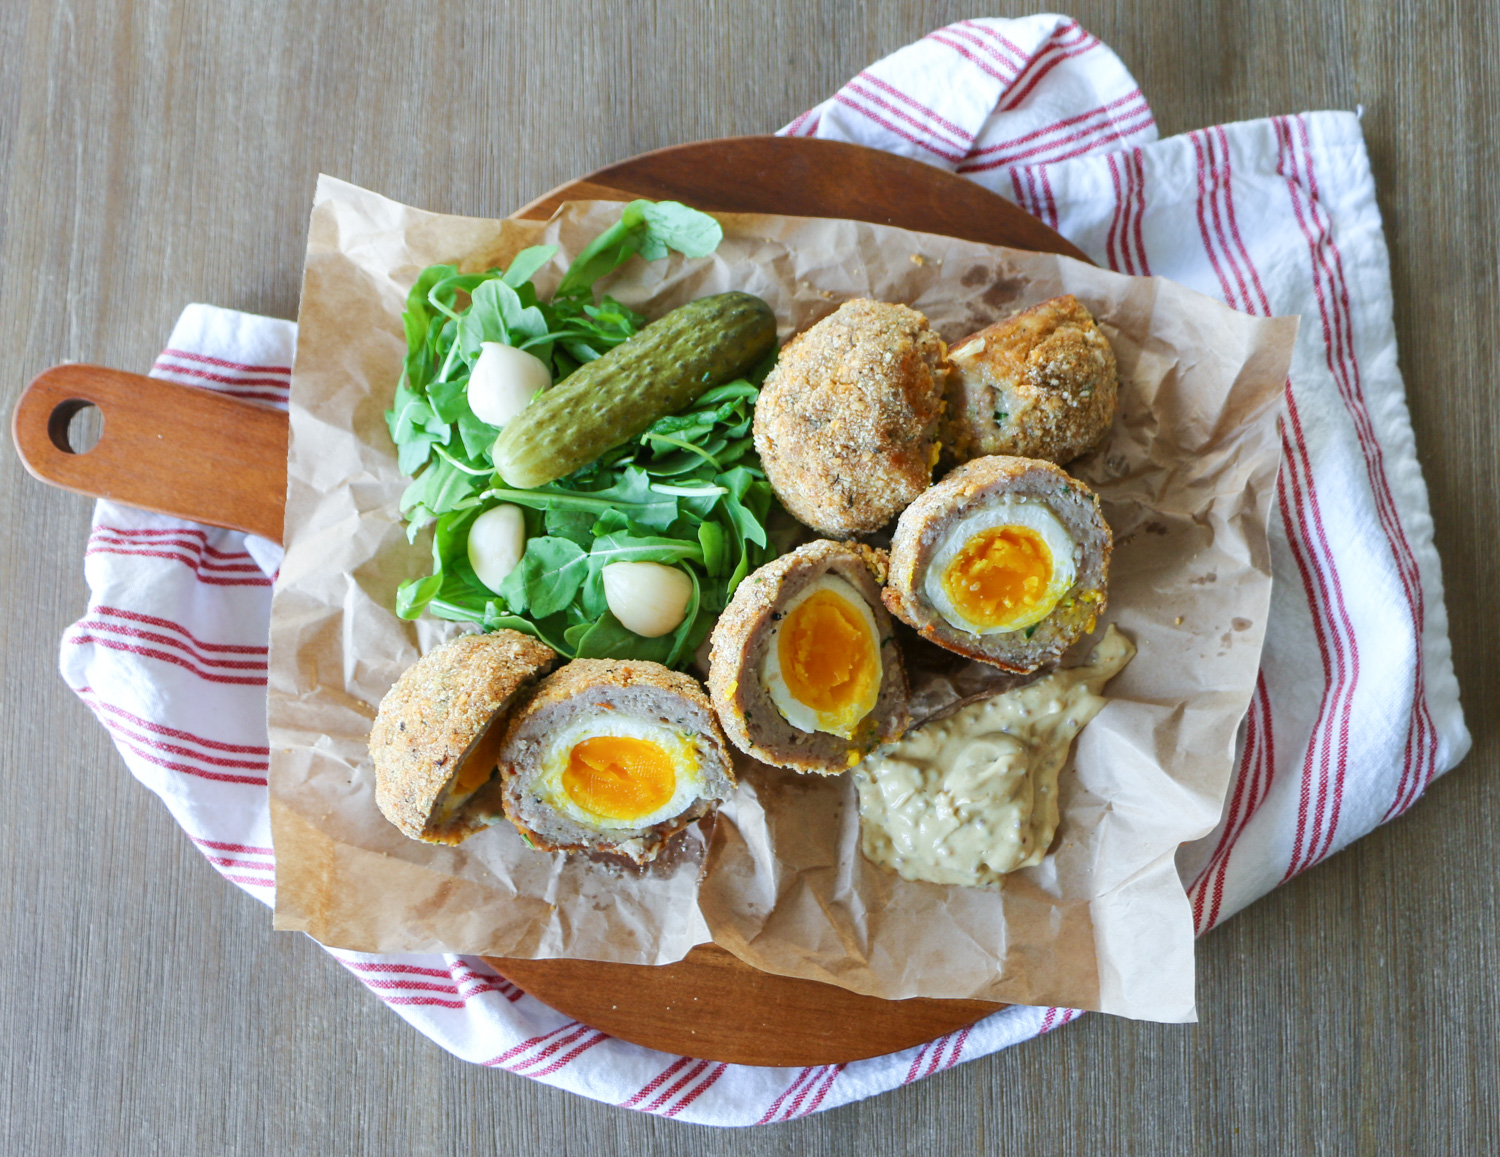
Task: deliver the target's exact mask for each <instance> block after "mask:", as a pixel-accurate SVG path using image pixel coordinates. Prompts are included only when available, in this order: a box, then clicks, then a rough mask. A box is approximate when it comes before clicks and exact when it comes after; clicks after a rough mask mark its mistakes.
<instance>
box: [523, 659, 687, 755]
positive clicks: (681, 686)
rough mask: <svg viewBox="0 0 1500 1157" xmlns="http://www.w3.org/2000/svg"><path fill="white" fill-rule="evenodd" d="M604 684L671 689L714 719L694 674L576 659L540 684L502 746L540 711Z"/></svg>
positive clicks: (633, 662) (635, 662) (647, 664)
mask: <svg viewBox="0 0 1500 1157" xmlns="http://www.w3.org/2000/svg"><path fill="white" fill-rule="evenodd" d="M601 683H603V684H609V685H610V686H612V687H634V686H638V685H644V686H647V687H656V688H658V689H660V690H662V691H670V692H671V693H672V694H674V695H681V696H682V697H683V698H684V699H686V700H688V702H690V703H692V704H693V705H694V706H695V707H701V708H703V710H705V711H707V712H708V713H709V718H710V719H712V718H713V705H712V704H711V703H710V702H709V700H708V696H707V695H705V694H704V693H703V687H702V685H701V684H700V683H699V682H698V680H696V679H694V678H693V677H692V676H691V675H684V674H683V673H682V672H681V671H673V670H672V669H671V668H670V667H664V666H662V664H660V663H653V662H651V661H650V660H648V659H574V660H573V661H572V662H571V663H565V664H563V665H562V666H561V667H560V668H558V669H557V670H556V671H554V672H552V674H550V675H548V676H547V677H546V678H545V679H543V680H542V681H541V682H540V683H538V684H537V685H536V687H535V689H534V690H533V691H532V693H531V695H530V696H529V697H528V698H527V700H526V703H525V705H524V706H523V707H521V708H520V709H519V710H518V711H515V712H513V713H512V714H511V717H510V723H509V724H508V726H507V727H506V732H505V739H504V740H502V741H501V746H504V744H505V742H506V741H508V740H509V739H510V737H511V736H513V735H514V734H515V733H516V732H517V731H519V730H520V729H521V727H522V725H524V724H525V722H526V720H528V719H530V718H531V717H532V716H533V715H535V714H536V713H537V712H538V711H545V710H546V709H547V708H548V707H551V706H552V705H553V704H556V703H562V702H564V701H565V700H568V699H571V698H573V696H575V695H577V694H579V693H580V692H582V691H585V690H587V689H588V688H590V687H594V686H597V685H599V684H601Z"/></svg>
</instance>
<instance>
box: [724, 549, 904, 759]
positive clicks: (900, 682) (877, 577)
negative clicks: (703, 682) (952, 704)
mask: <svg viewBox="0 0 1500 1157" xmlns="http://www.w3.org/2000/svg"><path fill="white" fill-rule="evenodd" d="M885 571H886V557H885V553H884V552H883V551H878V550H874V549H872V548H870V547H867V546H863V545H860V544H858V543H843V542H832V541H829V540H826V539H819V540H818V541H816V542H810V543H808V544H807V545H805V546H802V547H799V548H798V549H796V550H794V551H792V552H791V553H789V554H785V555H782V556H781V557H780V558H778V559H775V560H774V561H772V562H769V563H767V564H766V565H765V566H763V567H761V568H760V569H759V570H757V571H755V572H754V573H752V574H751V575H750V576H749V577H747V578H746V579H745V581H744V582H742V583H741V584H740V585H739V587H738V588H737V589H736V590H735V593H734V597H733V598H732V599H731V600H730V602H729V606H728V607H726V608H725V610H724V613H723V614H722V615H720V616H719V621H718V623H716V624H715V626H714V632H713V636H712V640H711V650H710V654H709V671H708V687H709V694H710V696H711V697H712V699H713V705H714V710H715V711H716V712H718V715H719V721H720V722H721V723H722V724H723V725H724V731H725V733H726V734H727V735H728V736H729V739H730V742H732V743H733V744H734V745H735V746H736V747H738V748H739V749H740V750H741V751H744V752H745V753H746V754H747V755H751V756H754V757H755V758H756V759H758V760H760V761H761V762H762V763H769V764H773V765H775V766H778V767H790V768H794V769H796V770H798V771H814V772H821V773H824V774H833V773H837V772H842V771H846V770H848V769H849V768H850V767H852V766H854V764H856V763H858V762H859V761H860V759H861V758H863V756H864V754H865V753H866V752H868V751H869V750H870V749H871V748H873V747H875V746H876V745H878V744H880V743H884V742H886V741H887V740H890V739H894V738H895V737H897V736H899V735H900V734H901V733H902V732H903V731H905V730H906V725H907V722H908V714H907V707H906V701H907V689H906V671H905V669H904V667H903V666H902V662H901V653H900V649H899V648H898V647H897V645H896V641H895V636H894V632H893V630H892V627H891V620H890V615H889V613H888V612H887V611H886V609H885V607H884V606H883V605H882V603H881V602H880V583H881V581H882V580H883V579H884V578H885Z"/></svg>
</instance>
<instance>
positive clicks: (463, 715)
mask: <svg viewBox="0 0 1500 1157" xmlns="http://www.w3.org/2000/svg"><path fill="white" fill-rule="evenodd" d="M556 662H557V652H555V651H554V650H553V649H552V648H551V647H549V646H547V645H546V644H545V643H540V642H538V641H537V640H536V639H533V638H531V637H530V636H529V635H523V634H521V633H520V632H519V631H495V632H494V633H493V634H489V635H460V636H459V637H458V638H456V639H454V640H453V641H451V642H449V643H445V644H444V645H443V646H441V647H438V648H437V649H436V650H434V651H430V652H429V653H427V654H426V655H423V656H422V658H420V659H418V660H417V661H416V662H415V663H413V664H412V665H411V666H410V667H408V668H407V669H406V671H405V672H403V673H402V675H401V678H399V679H397V680H396V683H395V685H394V686H393V687H392V688H391V689H390V690H389V691H388V692H386V695H385V698H384V699H382V700H381V701H380V709H379V711H378V713H377V714H376V716H375V725H374V726H373V727H372V728H371V729H370V757H371V759H372V760H373V761H374V763H375V802H376V804H377V805H378V806H379V808H380V810H381V813H382V814H383V815H384V816H385V818H386V819H388V820H390V821H391V823H393V824H395V825H396V827H398V828H400V829H401V831H402V832H403V833H405V834H406V835H408V836H410V837H411V838H412V839H414V840H424V841H426V842H428V843H438V844H457V843H460V842H461V841H463V840H465V839H467V838H468V837H469V836H471V835H473V834H474V833H475V832H476V831H479V830H480V829H481V828H483V827H486V826H488V824H489V823H491V822H493V818H494V817H483V816H475V815H472V814H470V809H467V808H465V807H463V806H462V803H460V804H459V806H458V807H457V808H456V809H455V810H454V811H453V813H452V814H450V815H446V816H445V815H443V814H442V813H443V811H444V810H445V809H444V808H443V807H442V806H441V805H443V804H444V803H445V802H446V801H445V800H444V794H445V791H446V789H447V788H448V785H449V784H450V783H451V782H452V780H453V778H454V777H455V776H456V775H457V774H458V771H459V769H460V768H461V767H462V766H463V762H464V755H465V754H466V753H467V752H468V750H469V748H470V747H471V746H472V745H473V744H474V743H476V742H477V741H478V740H479V739H480V737H481V736H482V735H484V733H485V731H486V729H487V728H489V727H490V726H491V724H494V723H497V720H498V717H499V716H500V715H501V714H502V713H503V712H504V711H505V710H506V709H507V708H508V707H510V706H511V705H512V704H513V703H514V702H515V700H516V698H517V692H519V691H521V690H522V689H523V688H525V687H526V686H527V685H528V684H529V683H531V681H532V680H534V679H536V678H537V677H538V676H539V675H541V674H543V673H544V672H546V671H547V670H549V669H550V668H551V667H552V665H553V664H554V663H556ZM490 772H491V774H490V778H494V776H493V767H491V769H490ZM486 786H487V783H481V784H480V785H479V787H478V788H477V790H475V791H474V792H472V793H468V795H467V799H469V800H474V799H475V798H476V797H478V796H480V795H482V794H484V788H485V787H486ZM497 810H498V809H497Z"/></svg>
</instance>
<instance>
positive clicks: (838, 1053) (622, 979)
mask: <svg viewBox="0 0 1500 1157" xmlns="http://www.w3.org/2000/svg"><path fill="white" fill-rule="evenodd" d="M490 963H491V964H493V965H494V966H495V968H496V969H497V970H498V971H499V972H501V973H502V974H503V975H505V976H506V977H508V978H509V979H511V980H513V981H515V982H516V984H518V985H519V986H520V987H521V988H522V990H523V991H525V992H528V993H530V994H531V995H532V996H535V997H536V998H537V999H538V1000H541V1001H542V1002H543V1003H544V1004H549V1005H551V1006H552V1007H553V1008H555V1009H557V1010H558V1011H559V1012H564V1013H567V1015H569V1016H571V1017H572V1018H574V1019H575V1020H580V1021H582V1022H583V1023H584V1024H587V1025H590V1026H592V1027H594V1028H597V1029H602V1030H603V1031H604V1032H607V1033H609V1034H610V1035H611V1036H616V1037H619V1038H620V1039H621V1040H628V1041H632V1042H634V1043H636V1044H643V1045H646V1046H647V1047H648V1048H655V1049H660V1050H663V1051H666V1052H670V1053H683V1054H686V1055H687V1056H691V1057H703V1058H707V1059H709V1060H715V1061H728V1062H729V1063H731V1064H740V1065H767V1066H783V1067H790V1068H796V1067H799V1066H802V1065H827V1064H835V1063H840V1064H842V1063H844V1062H846V1061H853V1060H863V1059H864V1058H865V1057H878V1056H884V1055H885V1054H886V1053H894V1052H900V1051H901V1050H902V1049H909V1048H913V1047H915V1046H916V1045H919V1044H924V1043H926V1042H927V1041H930V1040H933V1039H935V1038H937V1037H940V1036H942V1035H943V1034H944V1033H947V1032H954V1031H956V1030H957V1029H961V1028H965V1027H967V1026H968V1025H971V1024H973V1023H974V1022H975V1021H976V1020H979V1019H980V1018H981V1017H985V1016H988V1015H989V1014H990V1013H992V1012H995V1011H996V1010H997V1009H1000V1008H1003V1007H1005V1006H1004V1005H997V1004H994V1003H991V1002H989V1001H983V1000H920V999H919V1000H877V999H875V998H874V997H869V996H860V995H859V994H858V993H854V992H850V991H848V990H847V989H843V988H836V987H835V986H833V985H831V984H820V983H818V982H817V981H815V980H799V979H797V978H795V977H790V976H773V975H771V974H770V973H766V972H760V971H758V970H757V969H754V968H751V967H750V966H749V965H748V964H745V963H744V962H743V961H741V960H739V959H738V958H737V957H735V956H732V955H730V954H729V953H728V952H726V951H725V950H724V949H722V948H720V947H718V946H717V945H715V944H700V945H698V947H696V948H694V949H692V950H691V951H690V952H689V953H688V954H687V957H686V958H685V959H683V960H680V961H678V962H677V963H676V964H665V965H662V966H660V967H657V968H645V967H642V966H640V965H634V964H605V963H601V962H600V961H597V960H490Z"/></svg>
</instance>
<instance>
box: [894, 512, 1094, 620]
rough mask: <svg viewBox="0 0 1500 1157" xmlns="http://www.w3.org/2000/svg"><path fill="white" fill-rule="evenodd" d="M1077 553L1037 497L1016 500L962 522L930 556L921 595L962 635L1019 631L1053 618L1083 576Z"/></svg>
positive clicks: (967, 516)
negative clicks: (1047, 618) (1071, 588)
mask: <svg viewBox="0 0 1500 1157" xmlns="http://www.w3.org/2000/svg"><path fill="white" fill-rule="evenodd" d="M1075 552H1076V546H1075V544H1074V542H1073V538H1072V536H1071V535H1070V534H1069V533H1068V530H1067V528H1066V527H1065V526H1063V524H1062V523H1061V522H1059V521H1058V519H1057V516H1056V515H1055V514H1053V513H1052V511H1051V510H1050V509H1049V508H1048V507H1047V504H1046V503H1045V502H1043V501H1042V500H1041V499H1038V498H1026V497H1010V498H1007V499H1005V500H1004V501H1003V502H998V503H996V504H994V505H992V506H984V507H981V508H979V509H977V510H975V511H973V512H972V513H970V514H968V515H965V516H964V517H963V518H960V519H959V520H958V521H956V522H955V523H954V524H953V525H952V526H950V527H948V529H947V530H946V531H945V532H944V534H943V537H942V538H941V539H940V540H939V541H938V544H937V549H936V550H934V551H933V553H932V561H931V562H930V563H929V564H928V567H927V574H926V576H925V578H924V581H923V584H922V590H923V593H924V594H925V595H926V596H927V601H928V602H930V603H931V604H932V605H933V606H934V607H935V608H936V609H937V611H938V613H939V614H940V615H942V616H943V618H945V619H947V620H948V622H949V623H950V624H952V625H953V626H954V627H957V628H958V629H959V630H961V631H967V632H969V633H970V634H975V635H995V634H1000V633H1002V632H1005V631H1020V630H1024V629H1025V628H1027V627H1030V626H1032V625H1033V624H1036V623H1039V622H1041V621H1042V620H1043V619H1045V618H1046V617H1047V616H1048V615H1050V614H1051V613H1052V611H1053V608H1055V607H1056V606H1057V604H1058V601H1059V600H1060V599H1061V598H1062V597H1063V595H1065V594H1067V593H1068V589H1069V588H1070V587H1072V585H1073V581H1074V579H1075V578H1076V576H1077V573H1078V566H1077V562H1076V560H1075Z"/></svg>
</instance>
